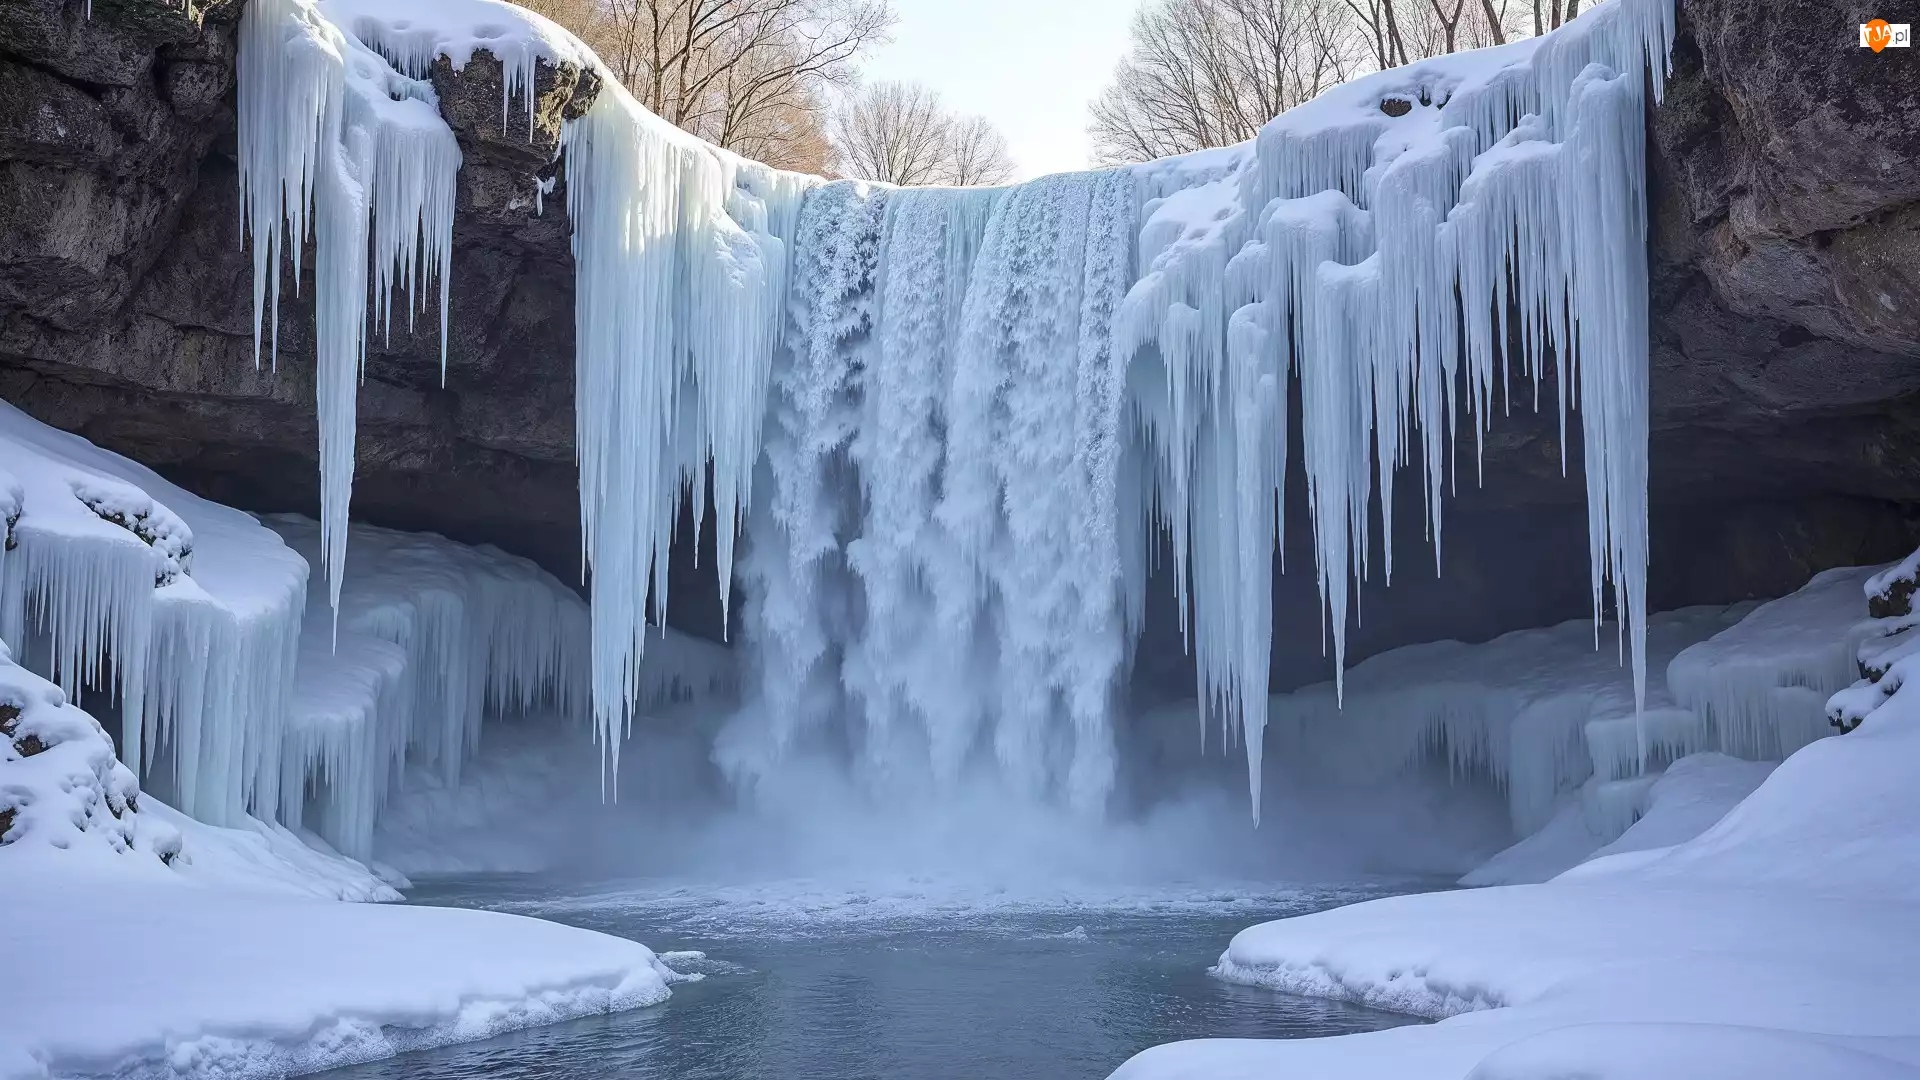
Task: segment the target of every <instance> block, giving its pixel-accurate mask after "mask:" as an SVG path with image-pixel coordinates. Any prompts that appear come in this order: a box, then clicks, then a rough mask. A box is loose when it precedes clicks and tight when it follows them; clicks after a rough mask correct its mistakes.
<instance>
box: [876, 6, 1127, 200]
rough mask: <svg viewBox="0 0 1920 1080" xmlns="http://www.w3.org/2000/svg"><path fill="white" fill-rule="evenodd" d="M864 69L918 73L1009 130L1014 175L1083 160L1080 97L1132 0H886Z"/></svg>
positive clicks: (1105, 70) (1118, 52)
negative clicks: (882, 36)
mask: <svg viewBox="0 0 1920 1080" xmlns="http://www.w3.org/2000/svg"><path fill="white" fill-rule="evenodd" d="M891 2H892V6H893V10H894V13H895V14H896V15H898V16H899V21H898V22H897V23H895V24H894V28H893V42H892V44H889V45H882V46H881V47H880V48H879V49H877V50H875V51H874V53H873V54H872V55H871V56H870V57H869V58H868V59H867V60H866V61H865V63H864V64H863V65H862V67H861V71H862V73H863V75H864V77H865V78H867V79H873V80H879V79H897V80H902V81H908V82H918V83H923V84H925V85H927V86H930V87H932V88H933V89H934V90H936V91H938V92H939V93H940V98H941V100H942V102H944V103H945V104H946V106H947V107H948V108H949V109H953V110H955V111H957V112H968V113H979V114H981V115H983V116H985V117H986V118H987V119H989V120H991V121H993V123H994V125H995V126H996V127H998V128H999V129H1000V131H1001V132H1002V133H1003V134H1005V135H1006V137H1007V142H1008V144H1009V147H1010V148H1011V150H1012V151H1013V160H1014V163H1015V166H1016V173H1015V179H1019V180H1029V179H1032V178H1033V177H1036V176H1043V175H1045V174H1047V173H1053V172H1064V171H1067V170H1073V169H1084V168H1086V167H1087V164H1088V156H1089V153H1090V151H1091V143H1090V142H1089V141H1088V139H1087V132H1086V127H1087V105H1088V103H1089V102H1091V101H1092V100H1093V99H1094V97H1095V96H1097V95H1098V94H1099V93H1100V90H1101V88H1102V87H1104V86H1105V85H1106V84H1107V80H1108V79H1109V78H1111V77H1112V75H1113V68H1114V65H1115V64H1117V63H1119V61H1120V57H1121V56H1122V55H1123V54H1124V53H1125V52H1126V49H1127V23H1128V21H1129V20H1131V19H1132V18H1133V12H1134V9H1135V8H1136V7H1137V6H1138V0H891Z"/></svg>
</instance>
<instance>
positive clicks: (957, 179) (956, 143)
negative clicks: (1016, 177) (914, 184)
mask: <svg viewBox="0 0 1920 1080" xmlns="http://www.w3.org/2000/svg"><path fill="white" fill-rule="evenodd" d="M1011 179H1013V155H1012V153H1011V152H1009V151H1008V149H1007V137H1006V136H1005V135H1002V134H1000V129H999V128H997V127H994V126H993V123H992V122H991V121H989V120H988V119H987V118H986V117H984V116H960V117H955V118H954V119H953V120H952V122H951V124H950V126H949V127H948V129H947V178H946V181H945V182H946V183H949V184H952V185H953V186H955V187H974V186H977V185H982V184H1004V183H1006V182H1007V181H1009V180H1011Z"/></svg>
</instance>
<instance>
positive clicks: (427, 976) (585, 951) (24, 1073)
mask: <svg viewBox="0 0 1920 1080" xmlns="http://www.w3.org/2000/svg"><path fill="white" fill-rule="evenodd" d="M0 910H4V911H6V912H7V918H6V919H5V920H3V921H0V955H4V956H5V957H6V968H7V971H8V972H10V973H19V972H27V973H31V979H30V980H29V981H28V982H27V983H25V984H24V992H20V993H10V994H9V995H8V1001H7V1007H6V1008H5V1009H4V1010H0V1077H4V1078H5V1080H16V1078H21V1080H24V1078H28V1077H36V1078H37V1077H46V1076H71V1075H93V1074H107V1075H140V1076H163V1077H170V1078H171V1077H220V1078H222V1080H239V1078H243V1077H268V1076H273V1077H278V1076H286V1075H294V1074H299V1073H305V1072H313V1071H317V1070H320V1069H325V1068H330V1067H332V1066H336V1065H343V1064H347V1063H350V1062H356V1061H367V1060H372V1059H375V1058H380V1057H386V1056H389V1055H392V1054H394V1053H398V1052H400V1051H402V1050H407V1049H413V1048H419V1047H426V1046H437V1045H442V1044H445V1043H450V1042H459V1041H463V1040H468V1039H479V1038H486V1037H488V1036H490V1035H494V1034H498V1033H500V1032H503V1031H510V1030H513V1029H515V1028H521V1027H528V1026H531V1025H534V1024H545V1023H552V1022H555V1021H559V1020H565V1019H569V1018H572V1017H576V1016H583V1015H586V1014H589V1013H603V1012H610V1011H614V1010H619V1009H630V1008H638V1007H640V1006H644V1005H652V1004H656V1003H658V1002H660V1001H664V1000H665V999H666V998H667V996H668V989H667V986H668V984H669V983H670V982H672V981H674V980H675V979H676V978H677V976H675V975H674V974H673V972H672V971H671V970H670V969H668V968H667V967H666V965H665V964H663V963H661V962H660V961H659V960H658V959H657V958H656V957H655V956H654V954H653V953H652V952H651V951H650V950H648V949H647V948H646V947H645V946H643V945H640V944H638V943H636V942H632V941H627V940H624V939H621V938H616V937H611V936H608V935H605V934H598V933H594V932H592V931H588V930H579V929H575V928H573V927H568V926H561V925H558V924H555V923H548V922H543V921H540V920H538V919H528V918H522V917H518V916H513V915H502V914H496V913H490V912H478V911H461V910H452V909H440V908H409V907H398V906H390V905H376V904H342V903H335V902H327V901H318V900H302V899H297V898H290V897H278V896H268V895H261V894H246V893H231V892H225V891H222V892H215V891H212V890H208V889H201V888H194V887H191V886H184V885H179V884H168V883H143V882H134V881H129V880H128V878H127V876H126V875H124V874H121V873H101V872H99V871H98V868H97V867H96V868H93V869H91V870H86V871H79V872H73V871H69V872H66V873H52V872H44V870H43V871H42V872H37V873H34V874H30V875H22V874H11V873H9V874H0ZM16 985H21V984H16Z"/></svg>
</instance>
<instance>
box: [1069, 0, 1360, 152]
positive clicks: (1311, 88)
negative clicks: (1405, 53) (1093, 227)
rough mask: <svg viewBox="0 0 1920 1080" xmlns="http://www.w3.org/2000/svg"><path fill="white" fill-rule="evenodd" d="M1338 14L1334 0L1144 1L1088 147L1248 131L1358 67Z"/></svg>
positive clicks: (1194, 146) (1136, 145) (1148, 144)
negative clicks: (1125, 54) (1091, 145)
mask: <svg viewBox="0 0 1920 1080" xmlns="http://www.w3.org/2000/svg"><path fill="white" fill-rule="evenodd" d="M1344 2H1345V3H1351V2H1354V0H1344ZM1359 2H1361V3H1362V4H1365V3H1366V0H1359ZM1378 2H1379V0H1376V6H1377V4H1378ZM1345 15H1346V12H1345V10H1344V7H1343V0H1148V2H1147V4H1146V5H1145V6H1143V7H1142V8H1141V9H1140V10H1139V11H1138V12H1137V13H1136V14H1135V15H1134V19H1133V26H1132V38H1133V42H1132V45H1131V47H1130V48H1129V50H1128V53H1127V56H1126V57H1125V59H1123V60H1122V61H1121V62H1120V65H1119V67H1118V69H1117V70H1116V71H1115V72H1114V79H1113V82H1112V83H1111V84H1110V85H1109V86H1108V87H1107V88H1106V89H1105V90H1104V91H1102V92H1101V94H1100V97H1099V98H1098V99H1097V100H1095V102H1094V103H1093V108H1092V123H1091V124H1090V125H1089V126H1088V132H1089V134H1091V135H1092V136H1093V142H1094V154H1095V156H1096V157H1097V158H1098V159H1099V160H1100V161H1101V162H1102V163H1106V164H1118V163H1122V162H1128V161H1142V160H1146V159H1148V158H1155V157H1165V156H1168V155H1170V154H1181V153H1187V152H1190V151H1193V150H1201V149H1205V148H1207V147H1210V146H1225V145H1228V144H1231V143H1236V142H1240V141H1242V140H1245V139H1249V138H1252V137H1253V135H1254V133H1255V132H1257V131H1259V129H1260V125H1262V124H1264V123H1266V122H1267V121H1268V120H1270V119H1272V118H1273V117H1275V116H1277V115H1279V114H1280V113H1282V112H1284V111H1286V110H1287V109H1289V108H1292V107H1293V106H1294V105H1297V104H1299V103H1300V102H1302V101H1305V100H1307V99H1309V98H1312V97H1313V96H1315V95H1316V94H1318V93H1320V92H1321V91H1322V90H1325V89H1326V88H1328V87H1329V86H1333V85H1335V84H1337V83H1339V82H1341V81H1343V80H1345V79H1346V78H1348V77H1350V76H1351V75H1353V74H1355V73H1356V72H1357V71H1359V70H1360V69H1361V68H1362V67H1363V66H1364V54H1365V50H1366V44H1365V43H1364V42H1362V41H1360V40H1359V39H1358V38H1357V37H1356V35H1355V33H1354V28H1353V25H1352V23H1351V22H1350V21H1349V20H1348V19H1347V18H1346V17H1345ZM1381 25H1382V30H1383V33H1384V32H1385V25H1386V24H1385V23H1382V24H1381ZM1382 40H1383V41H1384V40H1385V39H1384V38H1383V39H1382ZM1383 52H1384V46H1383Z"/></svg>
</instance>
